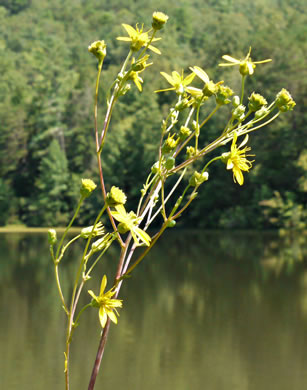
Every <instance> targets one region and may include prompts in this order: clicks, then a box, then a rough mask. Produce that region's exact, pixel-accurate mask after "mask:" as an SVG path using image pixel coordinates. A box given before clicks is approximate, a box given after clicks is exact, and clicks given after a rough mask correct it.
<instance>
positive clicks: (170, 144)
mask: <svg viewBox="0 0 307 390" xmlns="http://www.w3.org/2000/svg"><path fill="white" fill-rule="evenodd" d="M174 136H175V134H173V135H168V137H167V139H166V140H165V142H164V145H163V147H162V153H163V154H166V153H169V152H171V151H172V150H173V149H175V147H176V146H177V143H178V140H175V139H174Z"/></svg>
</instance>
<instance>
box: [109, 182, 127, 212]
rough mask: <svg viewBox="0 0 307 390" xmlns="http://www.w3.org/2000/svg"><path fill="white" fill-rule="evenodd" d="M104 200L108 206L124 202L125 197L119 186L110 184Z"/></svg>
mask: <svg viewBox="0 0 307 390" xmlns="http://www.w3.org/2000/svg"><path fill="white" fill-rule="evenodd" d="M106 201H107V204H108V206H109V207H115V206H117V205H119V204H125V203H126V201H127V197H126V195H125V193H124V192H123V191H122V190H121V189H120V188H118V187H115V186H112V187H111V190H110V192H109V193H108V194H107V199H106Z"/></svg>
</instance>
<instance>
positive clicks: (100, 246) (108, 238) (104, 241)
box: [92, 233, 112, 253]
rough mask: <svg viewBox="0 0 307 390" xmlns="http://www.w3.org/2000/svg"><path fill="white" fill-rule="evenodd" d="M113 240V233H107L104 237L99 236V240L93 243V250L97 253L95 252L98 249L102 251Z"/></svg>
mask: <svg viewBox="0 0 307 390" xmlns="http://www.w3.org/2000/svg"><path fill="white" fill-rule="evenodd" d="M111 242H112V240H111V234H110V233H107V234H106V235H105V236H103V237H102V238H99V239H98V240H96V241H95V242H93V244H92V252H93V253H95V252H98V251H102V250H103V249H105V248H106V247H108V246H109V245H110V244H111Z"/></svg>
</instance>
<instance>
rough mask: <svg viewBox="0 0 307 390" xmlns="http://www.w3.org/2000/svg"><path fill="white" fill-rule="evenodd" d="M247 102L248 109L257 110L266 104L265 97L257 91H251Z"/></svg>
mask: <svg viewBox="0 0 307 390" xmlns="http://www.w3.org/2000/svg"><path fill="white" fill-rule="evenodd" d="M248 100H249V103H248V108H249V110H250V111H253V112H254V111H258V110H260V108H261V107H263V106H265V105H267V104H268V102H267V101H266V99H265V98H264V97H263V96H262V95H260V94H259V93H255V92H253V93H252V94H251V95H250V97H249V98H248Z"/></svg>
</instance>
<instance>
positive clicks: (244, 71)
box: [219, 47, 272, 76]
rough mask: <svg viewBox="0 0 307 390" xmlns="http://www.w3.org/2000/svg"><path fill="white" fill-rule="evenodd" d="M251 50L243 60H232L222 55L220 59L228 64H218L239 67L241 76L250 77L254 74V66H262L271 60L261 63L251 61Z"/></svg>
mask: <svg viewBox="0 0 307 390" xmlns="http://www.w3.org/2000/svg"><path fill="white" fill-rule="evenodd" d="M251 50H252V48H251V47H250V48H249V51H248V53H247V55H246V57H245V58H244V59H243V60H237V59H236V58H233V57H231V56H229V55H224V56H223V57H222V58H223V59H224V60H226V61H228V62H230V64H227V63H226V64H219V66H234V65H239V71H240V73H241V75H242V76H247V75H252V74H253V73H254V69H255V68H256V64H264V63H265V62H270V61H272V60H271V59H267V60H262V61H252V59H251V57H250V54H251Z"/></svg>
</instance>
